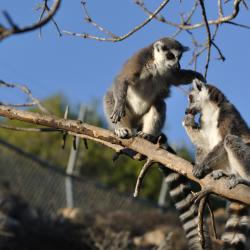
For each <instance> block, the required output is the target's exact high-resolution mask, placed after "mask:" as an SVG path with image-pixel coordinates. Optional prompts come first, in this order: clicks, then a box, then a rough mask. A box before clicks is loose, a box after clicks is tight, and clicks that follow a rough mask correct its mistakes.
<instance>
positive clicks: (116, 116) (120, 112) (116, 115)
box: [110, 107, 125, 123]
mask: <svg viewBox="0 0 250 250" xmlns="http://www.w3.org/2000/svg"><path fill="white" fill-rule="evenodd" d="M123 116H125V109H124V108H123V107H119V108H115V109H114V111H113V112H112V114H111V116H110V119H111V121H112V123H117V122H119V121H120V120H121V118H122V117H123Z"/></svg>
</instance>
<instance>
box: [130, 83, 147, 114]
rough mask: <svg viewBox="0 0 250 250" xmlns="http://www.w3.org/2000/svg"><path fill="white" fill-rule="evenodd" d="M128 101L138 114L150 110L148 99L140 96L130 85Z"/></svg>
mask: <svg viewBox="0 0 250 250" xmlns="http://www.w3.org/2000/svg"><path fill="white" fill-rule="evenodd" d="M127 101H128V103H129V105H130V106H131V108H132V109H133V111H134V113H136V114H137V115H142V114H144V113H145V112H147V111H148V109H149V106H150V103H149V101H148V100H146V99H145V98H143V97H142V96H140V95H139V94H138V93H137V92H136V91H135V90H134V89H132V88H131V87H130V86H129V87H128V91H127Z"/></svg>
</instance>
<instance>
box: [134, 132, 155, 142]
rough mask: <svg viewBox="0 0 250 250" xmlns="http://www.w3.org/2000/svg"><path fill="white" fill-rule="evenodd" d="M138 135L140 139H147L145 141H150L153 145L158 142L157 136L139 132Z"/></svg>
mask: <svg viewBox="0 0 250 250" xmlns="http://www.w3.org/2000/svg"><path fill="white" fill-rule="evenodd" d="M136 135H137V136H139V137H141V138H143V139H145V140H147V141H150V142H152V143H156V141H157V137H156V136H154V135H150V134H147V133H144V132H142V131H138V132H137V133H136Z"/></svg>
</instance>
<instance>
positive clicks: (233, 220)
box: [221, 202, 250, 250]
mask: <svg viewBox="0 0 250 250" xmlns="http://www.w3.org/2000/svg"><path fill="white" fill-rule="evenodd" d="M227 209H228V211H227V212H228V220H227V222H226V226H225V231H224V233H223V235H222V237H221V239H222V241H223V247H222V249H223V250H246V246H245V245H246V241H247V238H249V237H250V232H249V224H250V220H249V215H248V208H247V206H245V205H243V204H241V203H237V202H231V203H230V204H229V205H228V208H227Z"/></svg>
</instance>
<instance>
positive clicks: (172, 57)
mask: <svg viewBox="0 0 250 250" xmlns="http://www.w3.org/2000/svg"><path fill="white" fill-rule="evenodd" d="M166 57H167V59H168V60H173V59H175V55H174V54H173V53H172V52H168V53H167V55H166Z"/></svg>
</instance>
